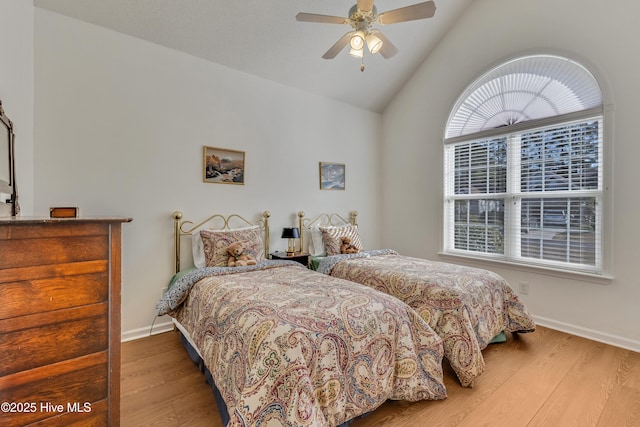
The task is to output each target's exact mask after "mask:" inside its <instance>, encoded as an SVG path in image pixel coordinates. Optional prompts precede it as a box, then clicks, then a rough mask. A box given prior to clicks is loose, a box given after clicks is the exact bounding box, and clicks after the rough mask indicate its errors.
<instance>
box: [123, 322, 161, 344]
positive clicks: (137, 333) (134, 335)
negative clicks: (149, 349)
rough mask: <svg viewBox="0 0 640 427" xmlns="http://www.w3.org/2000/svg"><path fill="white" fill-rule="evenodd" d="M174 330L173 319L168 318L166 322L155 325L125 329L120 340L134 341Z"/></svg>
mask: <svg viewBox="0 0 640 427" xmlns="http://www.w3.org/2000/svg"><path fill="white" fill-rule="evenodd" d="M152 328H153V329H152ZM172 330H173V321H171V320H168V321H166V322H162V323H156V324H154V325H150V326H146V327H143V328H138V329H132V330H130V331H123V332H122V336H121V337H120V341H121V342H127V341H133V340H137V339H140V338H146V337H150V336H151V335H157V334H161V333H163V332H169V331H172Z"/></svg>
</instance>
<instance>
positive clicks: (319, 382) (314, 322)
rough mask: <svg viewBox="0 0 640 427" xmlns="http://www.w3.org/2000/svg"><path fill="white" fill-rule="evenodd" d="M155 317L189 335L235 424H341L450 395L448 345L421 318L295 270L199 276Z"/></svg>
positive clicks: (188, 279) (180, 286) (190, 277)
mask: <svg viewBox="0 0 640 427" xmlns="http://www.w3.org/2000/svg"><path fill="white" fill-rule="evenodd" d="M157 309H158V314H159V315H160V314H170V315H172V316H174V317H175V318H176V319H178V321H179V322H180V323H181V324H182V325H183V326H184V327H185V328H186V329H187V330H188V331H189V333H190V334H191V338H192V339H193V341H194V342H195V344H196V345H197V347H198V349H199V350H200V353H201V354H202V356H203V359H204V360H205V364H206V365H207V367H208V368H209V370H210V371H211V373H212V375H213V379H214V381H215V384H216V386H217V387H218V389H219V391H220V393H221V395H222V397H223V399H224V401H225V403H226V405H227V409H228V413H229V416H230V418H231V421H230V423H229V425H230V426H249V425H251V426H253V425H263V426H266V425H284V426H311V425H313V426H335V425H339V424H341V423H343V422H345V421H347V420H350V419H352V418H355V417H357V416H359V415H361V414H364V413H367V412H369V411H372V410H373V409H375V408H377V407H378V406H379V405H381V404H382V403H383V402H384V401H385V400H387V399H398V400H408V401H416V400H426V399H443V398H445V397H446V390H445V387H444V384H443V382H442V357H443V347H442V340H441V339H440V337H438V335H437V334H436V333H435V332H434V331H433V330H432V329H431V328H430V327H429V325H428V324H427V323H426V322H425V321H424V320H422V319H421V318H420V316H418V314H417V313H416V312H415V311H413V310H412V309H411V308H409V307H408V306H407V305H406V304H404V303H402V302H401V301H399V300H397V299H396V298H393V297H390V296H388V295H386V294H383V293H381V292H378V291H376V290H374V289H371V288H368V287H366V286H362V285H359V284H357V283H353V282H348V281H344V280H340V279H335V278H332V277H329V276H326V275H323V274H320V273H316V272H313V271H310V270H307V269H306V268H304V267H303V266H302V265H300V264H298V263H292V262H290V261H263V262H261V263H260V264H258V265H257V266H251V267H240V268H204V269H198V270H196V271H194V272H193V273H189V274H186V275H185V276H184V277H182V278H180V279H178V280H177V281H176V282H175V284H174V285H173V286H172V287H171V288H170V290H169V291H168V292H167V294H166V296H165V297H164V298H163V300H161V301H160V303H159V304H158V307H157Z"/></svg>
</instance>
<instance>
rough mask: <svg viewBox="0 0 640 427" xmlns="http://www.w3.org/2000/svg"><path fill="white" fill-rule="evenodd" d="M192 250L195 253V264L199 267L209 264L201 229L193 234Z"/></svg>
mask: <svg viewBox="0 0 640 427" xmlns="http://www.w3.org/2000/svg"><path fill="white" fill-rule="evenodd" d="M191 252H192V253H193V265H195V266H196V267H198V268H203V267H206V266H207V260H206V259H205V257H204V245H203V243H202V238H201V237H200V231H199V230H198V231H196V232H194V233H192V234H191Z"/></svg>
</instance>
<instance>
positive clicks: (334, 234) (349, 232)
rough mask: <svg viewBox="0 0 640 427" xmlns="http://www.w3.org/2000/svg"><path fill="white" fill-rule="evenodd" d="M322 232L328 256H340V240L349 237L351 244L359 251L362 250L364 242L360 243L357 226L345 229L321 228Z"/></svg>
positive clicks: (349, 226) (347, 226) (344, 227)
mask: <svg viewBox="0 0 640 427" xmlns="http://www.w3.org/2000/svg"><path fill="white" fill-rule="evenodd" d="M320 231H321V232H322V241H323V242H324V247H325V249H326V250H327V255H338V254H339V253H340V244H341V243H342V242H341V241H340V239H341V238H342V237H349V238H350V239H351V244H352V245H354V246H355V247H356V248H358V250H362V242H361V241H360V233H359V232H358V226H357V225H346V226H343V227H320Z"/></svg>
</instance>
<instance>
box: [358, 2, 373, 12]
mask: <svg viewBox="0 0 640 427" xmlns="http://www.w3.org/2000/svg"><path fill="white" fill-rule="evenodd" d="M372 8H373V0H358V9H360V10H361V11H363V12H369V11H370V10H371V9H372Z"/></svg>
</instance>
